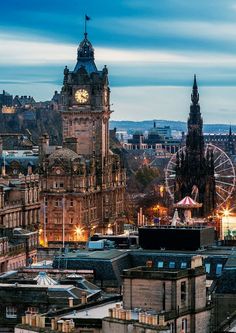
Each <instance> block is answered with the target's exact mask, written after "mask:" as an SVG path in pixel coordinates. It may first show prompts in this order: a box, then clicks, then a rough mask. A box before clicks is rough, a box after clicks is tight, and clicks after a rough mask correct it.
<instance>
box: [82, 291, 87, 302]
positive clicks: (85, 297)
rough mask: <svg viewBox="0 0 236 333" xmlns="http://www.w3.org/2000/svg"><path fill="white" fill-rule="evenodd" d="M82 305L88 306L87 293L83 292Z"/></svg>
mask: <svg viewBox="0 0 236 333" xmlns="http://www.w3.org/2000/svg"><path fill="white" fill-rule="evenodd" d="M81 304H87V293H86V291H82V293H81Z"/></svg>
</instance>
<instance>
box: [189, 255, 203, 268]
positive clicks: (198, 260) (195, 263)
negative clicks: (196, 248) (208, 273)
mask: <svg viewBox="0 0 236 333" xmlns="http://www.w3.org/2000/svg"><path fill="white" fill-rule="evenodd" d="M196 267H202V256H199V255H198V256H193V257H192V258H191V268H192V269H194V268H196Z"/></svg>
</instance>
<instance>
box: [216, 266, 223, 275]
mask: <svg viewBox="0 0 236 333" xmlns="http://www.w3.org/2000/svg"><path fill="white" fill-rule="evenodd" d="M221 273H222V264H217V265H216V275H221Z"/></svg>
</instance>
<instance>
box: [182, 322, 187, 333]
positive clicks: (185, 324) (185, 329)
mask: <svg viewBox="0 0 236 333" xmlns="http://www.w3.org/2000/svg"><path fill="white" fill-rule="evenodd" d="M182 332H183V333H187V319H182Z"/></svg>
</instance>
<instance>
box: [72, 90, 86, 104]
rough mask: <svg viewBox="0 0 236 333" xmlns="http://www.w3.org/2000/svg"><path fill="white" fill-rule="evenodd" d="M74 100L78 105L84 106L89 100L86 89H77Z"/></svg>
mask: <svg viewBox="0 0 236 333" xmlns="http://www.w3.org/2000/svg"><path fill="white" fill-rule="evenodd" d="M75 100H76V102H78V103H80V104H85V103H87V102H88V100H89V93H88V91H87V90H86V89H78V90H76V92H75Z"/></svg>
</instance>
